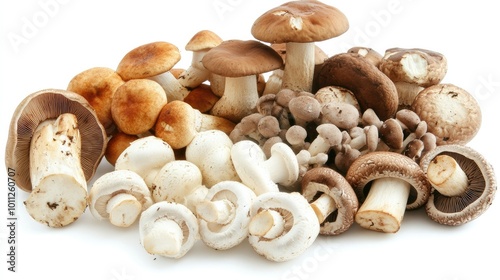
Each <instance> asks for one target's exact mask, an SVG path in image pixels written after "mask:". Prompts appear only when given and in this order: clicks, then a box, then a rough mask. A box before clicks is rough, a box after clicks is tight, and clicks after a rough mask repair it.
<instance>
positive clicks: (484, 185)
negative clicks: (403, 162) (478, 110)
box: [420, 144, 497, 226]
mask: <svg viewBox="0 0 500 280" xmlns="http://www.w3.org/2000/svg"><path fill="white" fill-rule="evenodd" d="M442 154H445V155H448V156H451V157H453V158H454V159H455V160H456V162H457V163H458V165H459V166H460V168H461V169H462V170H463V171H464V172H465V174H467V177H468V179H469V187H468V188H467V190H466V191H465V192H464V193H463V194H462V195H459V196H453V197H448V196H445V195H442V194H440V193H439V192H437V191H435V190H434V189H432V190H431V195H430V198H429V201H428V202H427V204H426V212H427V215H428V216H429V217H430V218H431V219H432V220H433V221H435V222H438V223H440V224H444V225H452V226H457V225H462V224H465V223H468V222H470V221H472V220H474V219H476V218H477V217H479V216H480V215H482V214H483V213H484V212H485V211H486V210H487V209H488V208H489V206H490V205H491V203H492V202H493V199H494V197H495V193H496V189H497V182H496V177H495V172H494V170H493V167H492V166H491V164H490V163H488V161H486V159H485V158H484V156H483V155H481V154H480V153H479V152H477V151H476V150H474V149H472V148H470V147H468V146H463V145H456V144H452V145H442V146H438V147H436V148H435V149H433V150H432V151H430V152H429V153H427V154H426V155H425V156H423V157H422V159H421V160H420V166H421V168H422V170H423V171H424V172H427V169H428V167H429V164H430V163H431V161H432V160H433V159H434V158H436V156H438V155H442Z"/></svg>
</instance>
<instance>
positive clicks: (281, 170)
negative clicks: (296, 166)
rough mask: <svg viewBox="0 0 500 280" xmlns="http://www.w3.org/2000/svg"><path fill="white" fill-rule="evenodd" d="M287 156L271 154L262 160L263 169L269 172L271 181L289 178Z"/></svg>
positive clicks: (283, 180)
mask: <svg viewBox="0 0 500 280" xmlns="http://www.w3.org/2000/svg"><path fill="white" fill-rule="evenodd" d="M286 161H287V158H284V157H283V156H281V155H279V154H271V156H270V157H269V158H268V159H267V160H265V161H264V162H262V167H263V169H264V170H267V171H268V172H269V177H270V178H271V181H273V182H275V183H284V182H286V181H288V180H289V177H290V174H289V173H290V171H288V170H287V168H286V166H287V164H288V163H287V162H286Z"/></svg>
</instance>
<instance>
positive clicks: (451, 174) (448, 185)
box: [427, 155, 469, 196]
mask: <svg viewBox="0 0 500 280" xmlns="http://www.w3.org/2000/svg"><path fill="white" fill-rule="evenodd" d="M427 178H428V179H429V182H430V183H431V185H432V186H433V187H434V189H436V191H438V192H439V193H441V194H443V195H446V196H458V195H460V194H462V193H463V192H464V191H465V190H466V189H467V186H468V185H469V178H468V177H467V174H465V172H464V171H463V170H462V168H460V166H459V165H458V163H457V162H456V161H455V159H454V158H453V157H451V156H448V155H438V156H436V157H435V158H434V159H433V160H432V161H431V162H430V163H429V167H428V168H427Z"/></svg>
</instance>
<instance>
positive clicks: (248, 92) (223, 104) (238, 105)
mask: <svg viewBox="0 0 500 280" xmlns="http://www.w3.org/2000/svg"><path fill="white" fill-rule="evenodd" d="M258 100H259V92H258V91H257V76H256V75H250V76H244V77H234V78H233V77H226V82H225V86H224V94H223V95H222V97H221V98H220V99H219V100H218V101H217V103H215V105H214V107H213V108H212V110H211V114H212V115H214V116H218V117H223V118H226V119H228V120H230V121H233V122H235V123H238V122H239V121H240V120H241V119H242V118H243V117H245V116H248V115H250V114H252V113H254V112H256V111H257V109H256V108H257V102H258Z"/></svg>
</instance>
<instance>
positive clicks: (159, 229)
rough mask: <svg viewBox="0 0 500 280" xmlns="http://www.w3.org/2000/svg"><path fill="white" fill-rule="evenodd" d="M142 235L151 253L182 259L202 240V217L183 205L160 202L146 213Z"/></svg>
mask: <svg viewBox="0 0 500 280" xmlns="http://www.w3.org/2000/svg"><path fill="white" fill-rule="evenodd" d="M139 236H140V241H141V244H142V246H143V247H144V249H145V250H146V252H148V253H149V254H152V255H159V256H163V257H167V258H174V259H178V258H182V257H183V256H184V255H185V254H186V253H187V252H188V251H189V250H191V248H192V247H193V246H194V244H195V243H196V241H198V240H199V239H200V235H199V227H198V219H196V216H195V215H194V214H193V212H191V211H190V210H189V209H188V208H187V207H186V206H184V205H182V204H178V203H173V202H167V201H161V202H157V203H155V204H153V205H151V206H150V207H149V208H148V209H146V210H145V211H144V212H142V214H141V216H140V218H139Z"/></svg>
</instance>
